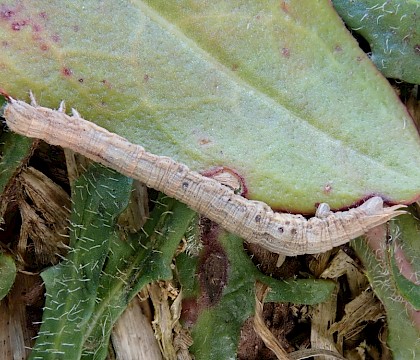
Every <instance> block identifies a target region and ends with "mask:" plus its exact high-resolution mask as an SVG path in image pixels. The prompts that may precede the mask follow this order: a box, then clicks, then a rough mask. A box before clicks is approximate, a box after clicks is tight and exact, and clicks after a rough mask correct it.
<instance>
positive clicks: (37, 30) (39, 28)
mask: <svg viewBox="0 0 420 360" xmlns="http://www.w3.org/2000/svg"><path fill="white" fill-rule="evenodd" d="M41 30H42V27H41V25H39V24H33V25H32V31H33V32H40V31H41Z"/></svg>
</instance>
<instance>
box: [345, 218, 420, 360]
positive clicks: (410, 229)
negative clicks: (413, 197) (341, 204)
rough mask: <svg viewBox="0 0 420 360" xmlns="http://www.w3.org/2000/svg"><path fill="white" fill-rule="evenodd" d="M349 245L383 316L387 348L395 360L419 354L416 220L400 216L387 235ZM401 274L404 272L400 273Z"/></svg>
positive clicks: (419, 287)
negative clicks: (385, 315)
mask: <svg viewBox="0 0 420 360" xmlns="http://www.w3.org/2000/svg"><path fill="white" fill-rule="evenodd" d="M369 244H371V245H370V246H369V245H368V243H367V242H366V241H365V240H364V239H360V238H359V239H357V240H355V241H353V242H352V245H353V247H354V249H355V250H356V253H357V255H358V256H359V257H360V259H361V260H362V261H363V263H364V265H365V267H366V274H367V276H368V278H369V282H370V284H371V286H372V287H373V289H374V291H375V293H376V295H377V296H378V297H379V298H380V300H381V301H382V303H383V304H384V307H385V309H386V313H387V322H388V328H389V331H388V333H389V335H388V346H389V347H390V348H391V350H392V353H393V355H394V357H393V359H395V360H399V359H401V360H404V359H415V358H417V357H418V356H419V354H420V345H419V342H418V339H419V337H420V319H419V317H418V314H417V313H418V312H417V311H416V310H418V309H419V305H420V290H419V289H420V285H419V284H418V281H417V275H418V273H419V266H420V264H419V261H418V260H419V258H420V257H419V256H420V251H419V250H420V247H419V229H418V220H416V219H415V218H413V217H412V216H411V215H403V216H400V217H398V218H397V219H395V220H393V221H392V222H390V225H389V234H385V233H384V234H383V235H379V236H378V237H377V238H376V237H375V239H369ZM401 271H403V272H404V274H403V273H401Z"/></svg>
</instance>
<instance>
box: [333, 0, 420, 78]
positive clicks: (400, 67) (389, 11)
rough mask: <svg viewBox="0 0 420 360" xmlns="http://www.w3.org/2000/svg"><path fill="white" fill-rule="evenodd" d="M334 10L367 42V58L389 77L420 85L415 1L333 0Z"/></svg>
mask: <svg viewBox="0 0 420 360" xmlns="http://www.w3.org/2000/svg"><path fill="white" fill-rule="evenodd" d="M332 2H333V4H334V6H335V8H336V10H337V12H338V13H339V14H340V16H341V17H342V18H343V19H344V21H345V22H346V23H347V24H348V26H349V27H351V28H352V29H354V31H356V32H358V33H360V34H361V35H362V36H363V37H364V38H365V39H366V40H367V41H368V42H369V44H370V47H371V50H372V55H371V56H370V58H371V59H372V61H373V62H374V63H375V65H376V66H377V67H378V69H379V70H380V71H381V72H382V73H383V74H384V75H385V76H386V77H390V78H397V79H401V80H404V81H407V82H410V83H414V84H420V60H419V55H420V32H419V22H420V18H419V11H418V9H419V6H420V1H418V0H388V1H382V2H377V1H372V0H358V1H348V0H333V1H332Z"/></svg>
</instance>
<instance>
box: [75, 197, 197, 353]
mask: <svg viewBox="0 0 420 360" xmlns="http://www.w3.org/2000/svg"><path fill="white" fill-rule="evenodd" d="M194 215H195V213H194V212H193V211H192V210H190V209H189V208H188V207H187V206H185V205H184V204H181V203H179V202H177V201H175V200H173V199H170V198H168V197H162V196H161V197H159V199H158V202H157V203H156V205H155V208H154V209H153V212H152V213H151V214H150V217H149V220H148V221H147V222H146V224H145V225H144V229H143V230H142V231H141V232H140V233H139V234H137V235H131V236H130V237H129V239H126V240H124V241H123V240H121V239H119V240H116V241H114V242H113V243H112V245H111V250H110V253H109V257H108V259H107V264H106V266H105V268H104V271H103V274H102V276H101V278H100V284H99V287H98V294H97V300H96V305H95V309H94V311H93V316H92V317H91V319H90V323H89V326H88V328H87V333H86V337H87V339H88V341H87V343H86V344H85V348H84V352H83V355H82V359H85V360H87V359H104V358H105V357H106V354H107V351H108V339H109V335H110V333H111V330H112V327H113V325H114V323H115V321H116V320H117V319H118V317H119V316H120V315H121V314H122V312H123V311H124V310H125V308H126V307H127V305H128V303H129V301H130V300H131V299H132V298H133V297H134V296H135V295H136V294H137V293H138V291H139V290H140V289H142V288H143V286H145V285H146V284H148V283H150V282H152V281H156V280H168V279H170V278H172V270H171V268H170V265H171V262H172V258H173V256H174V253H175V250H176V248H177V247H178V245H179V242H180V241H181V239H182V236H183V235H184V234H185V232H186V230H187V228H188V226H189V223H190V221H191V219H192V218H193V217H194Z"/></svg>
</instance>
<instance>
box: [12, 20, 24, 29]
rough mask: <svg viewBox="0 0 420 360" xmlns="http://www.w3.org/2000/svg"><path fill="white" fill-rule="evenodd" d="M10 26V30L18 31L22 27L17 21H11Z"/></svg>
mask: <svg viewBox="0 0 420 360" xmlns="http://www.w3.org/2000/svg"><path fill="white" fill-rule="evenodd" d="M11 27H12V30H14V31H19V30H20V29H21V28H22V26H21V25H20V24H19V23H18V22H14V23H12V26H11Z"/></svg>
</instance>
